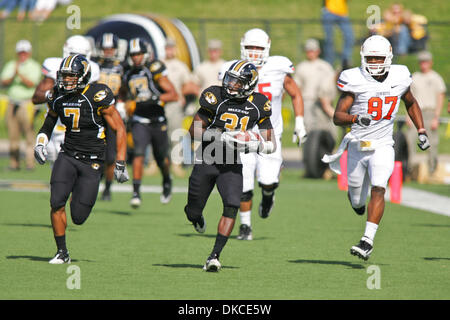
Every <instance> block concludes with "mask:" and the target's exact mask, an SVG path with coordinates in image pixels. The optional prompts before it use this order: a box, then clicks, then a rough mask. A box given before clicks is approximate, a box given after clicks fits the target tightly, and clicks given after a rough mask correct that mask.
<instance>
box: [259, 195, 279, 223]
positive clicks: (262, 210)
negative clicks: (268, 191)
mask: <svg viewBox="0 0 450 320" xmlns="http://www.w3.org/2000/svg"><path fill="white" fill-rule="evenodd" d="M274 203H275V196H273V197H263V199H262V200H261V203H260V204H259V209H258V213H259V216H260V217H261V218H263V219H266V218H267V217H268V216H269V215H270V212H271V211H272V209H273V205H274Z"/></svg>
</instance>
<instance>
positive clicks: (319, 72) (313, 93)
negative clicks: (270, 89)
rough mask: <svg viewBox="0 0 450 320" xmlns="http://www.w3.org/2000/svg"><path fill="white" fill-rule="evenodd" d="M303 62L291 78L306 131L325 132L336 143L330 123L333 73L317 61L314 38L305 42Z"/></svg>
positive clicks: (333, 129)
mask: <svg viewBox="0 0 450 320" xmlns="http://www.w3.org/2000/svg"><path fill="white" fill-rule="evenodd" d="M305 52H306V60H305V61H303V62H301V63H299V64H298V65H297V66H296V68H295V69H296V72H295V75H294V79H295V81H296V82H297V85H298V86H299V87H300V89H301V90H302V95H303V101H304V106H305V127H306V132H310V131H312V130H327V131H329V132H330V133H331V134H332V135H333V137H334V139H335V140H336V126H335V125H334V124H333V121H332V119H333V115H334V108H333V106H332V101H333V99H334V98H335V97H336V84H335V71H334V69H333V67H332V66H331V65H330V64H329V63H328V62H326V61H325V60H322V59H320V58H319V55H320V46H319V41H317V40H316V39H308V40H307V41H306V43H305Z"/></svg>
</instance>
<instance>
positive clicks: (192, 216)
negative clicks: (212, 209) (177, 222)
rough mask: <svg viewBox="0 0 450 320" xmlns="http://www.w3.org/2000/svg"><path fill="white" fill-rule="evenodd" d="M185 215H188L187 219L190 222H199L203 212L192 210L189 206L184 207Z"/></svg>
mask: <svg viewBox="0 0 450 320" xmlns="http://www.w3.org/2000/svg"><path fill="white" fill-rule="evenodd" d="M184 213H186V217H187V219H188V220H189V221H191V222H193V221H197V220H198V219H200V217H201V215H202V212H198V211H197V210H195V209H194V210H193V209H192V208H189V207H188V206H187V205H186V206H185V207H184Z"/></svg>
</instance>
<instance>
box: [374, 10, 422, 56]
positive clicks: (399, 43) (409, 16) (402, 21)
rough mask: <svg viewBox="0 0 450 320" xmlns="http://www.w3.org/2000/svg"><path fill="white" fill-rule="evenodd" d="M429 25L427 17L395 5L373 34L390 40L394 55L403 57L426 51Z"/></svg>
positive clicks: (386, 13) (376, 26)
mask: <svg viewBox="0 0 450 320" xmlns="http://www.w3.org/2000/svg"><path fill="white" fill-rule="evenodd" d="M427 23H428V21H427V18H426V17H424V16H422V15H418V14H413V13H412V12H411V11H410V10H406V9H405V8H404V7H403V5H402V4H399V3H394V4H392V5H391V6H390V7H389V8H388V9H387V10H386V11H385V12H384V13H383V22H382V23H380V24H377V25H375V26H374V27H373V29H372V30H371V33H372V34H379V35H382V36H384V37H386V38H388V40H389V41H390V42H391V43H392V49H393V51H394V54H395V55H399V56H402V55H406V54H408V53H412V52H416V51H420V50H424V49H425V47H426V40H427V39H428V34H427V30H426V25H427Z"/></svg>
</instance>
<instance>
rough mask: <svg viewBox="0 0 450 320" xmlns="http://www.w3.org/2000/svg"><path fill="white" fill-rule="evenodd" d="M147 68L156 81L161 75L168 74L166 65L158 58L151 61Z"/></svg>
mask: <svg viewBox="0 0 450 320" xmlns="http://www.w3.org/2000/svg"><path fill="white" fill-rule="evenodd" d="M148 69H149V70H150V72H151V73H152V77H153V80H154V81H155V82H157V81H158V80H159V78H161V77H162V76H167V75H168V71H167V68H166V65H165V64H164V63H163V62H162V61H159V60H155V61H152V62H151V63H150V66H149V67H148Z"/></svg>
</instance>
